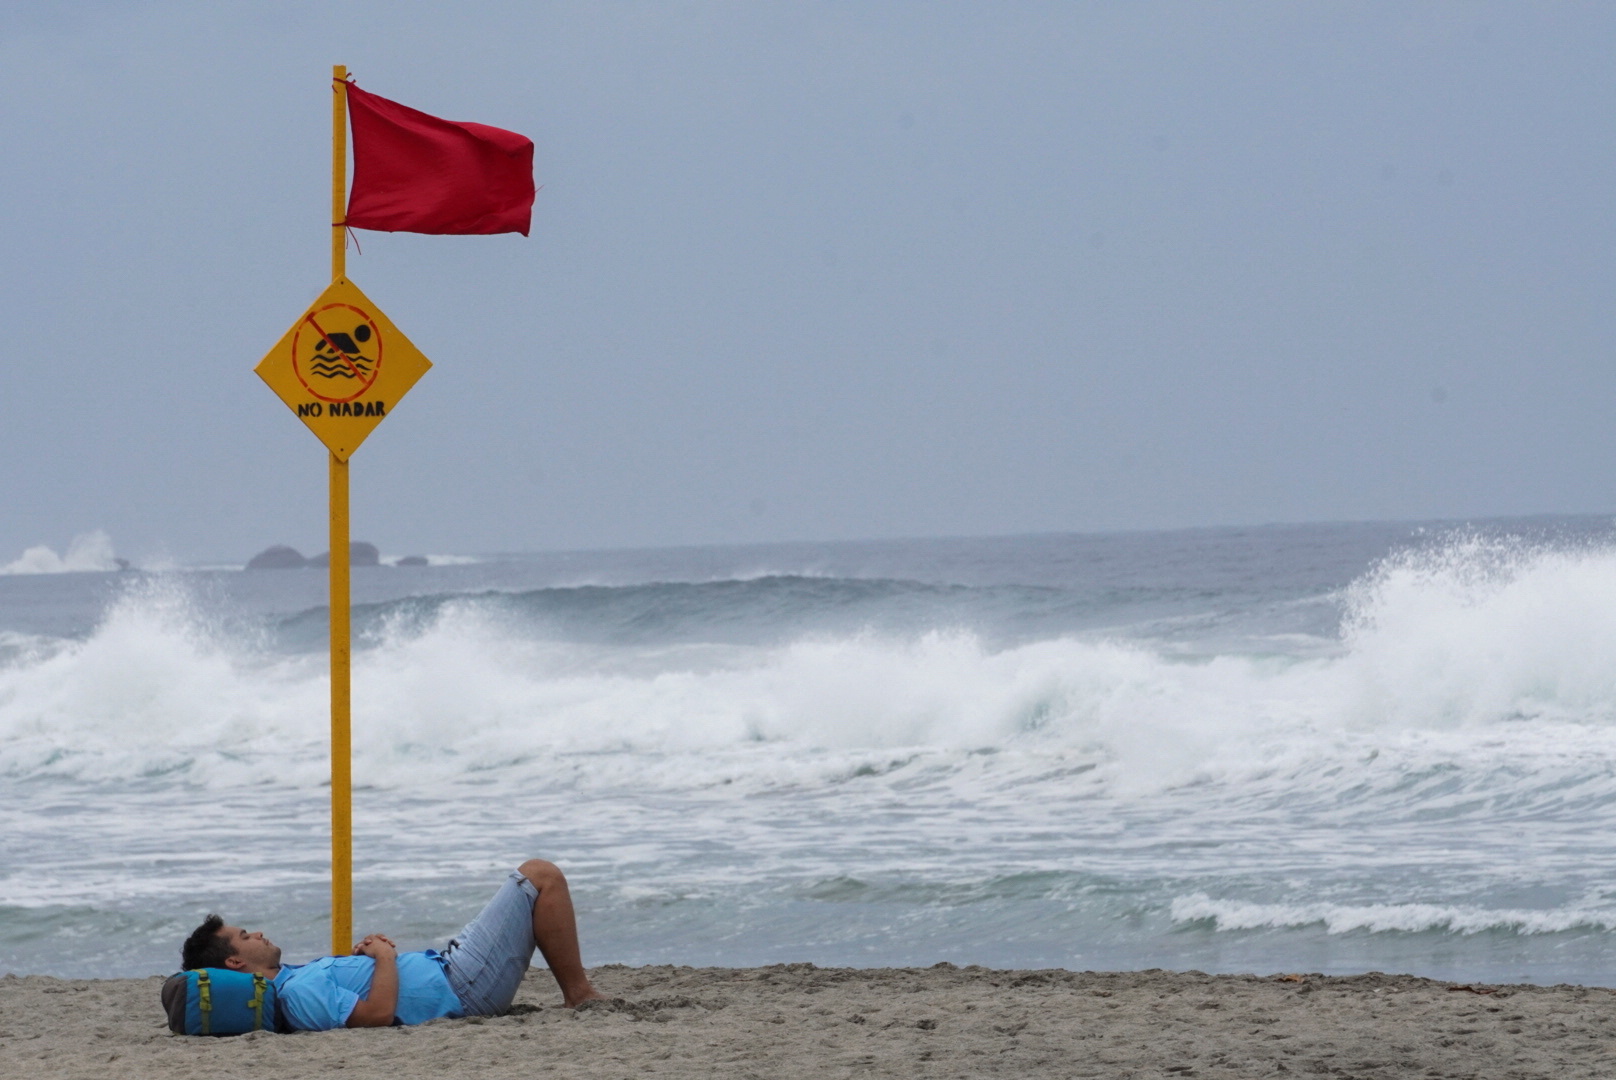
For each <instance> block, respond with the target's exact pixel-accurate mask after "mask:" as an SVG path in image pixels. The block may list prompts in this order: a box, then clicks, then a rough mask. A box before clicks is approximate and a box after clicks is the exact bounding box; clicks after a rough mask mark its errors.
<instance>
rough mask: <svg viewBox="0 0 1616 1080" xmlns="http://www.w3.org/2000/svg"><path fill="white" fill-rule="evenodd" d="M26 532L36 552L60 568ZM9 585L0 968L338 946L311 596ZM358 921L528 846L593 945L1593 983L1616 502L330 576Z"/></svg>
mask: <svg viewBox="0 0 1616 1080" xmlns="http://www.w3.org/2000/svg"><path fill="white" fill-rule="evenodd" d="M47 556H49V557H47ZM113 565H115V564H114V563H113V562H112V561H111V544H110V542H109V541H106V539H105V538H104V537H102V538H99V539H97V538H94V537H92V538H90V540H88V541H86V542H85V543H83V544H80V545H79V546H77V547H76V548H75V550H74V551H73V552H70V553H69V554H68V555H67V556H66V557H60V556H56V555H54V554H53V553H50V552H48V551H42V550H41V549H36V550H34V551H32V552H29V553H28V554H27V555H25V556H24V557H23V558H21V559H18V560H17V561H16V562H14V563H12V564H11V565H10V566H9V567H7V568H6V569H7V570H8V571H9V572H7V573H4V574H0V973H3V972H17V973H43V974H55V975H63V976H72V977H89V976H106V977H112V976H132V975H146V974H153V973H159V972H167V971H171V970H173V969H174V968H175V967H177V964H178V945H179V942H180V940H181V939H182V938H183V937H184V936H185V934H186V933H187V932H188V931H189V930H190V928H191V927H193V926H194V925H195V924H196V923H197V922H199V921H200V919H201V918H202V916H204V915H205V914H207V913H208V912H210V911H218V912H220V913H222V914H224V915H225V916H226V918H227V919H228V920H230V921H232V922H237V923H240V924H242V925H246V926H248V927H249V928H261V929H264V930H265V931H266V932H267V933H268V934H269V935H270V936H271V937H272V938H273V939H274V940H275V941H276V942H277V943H279V944H281V945H282V946H283V948H284V949H285V951H286V956H287V958H288V959H289V960H302V959H306V958H308V957H311V956H314V955H318V954H320V953H321V952H322V951H323V950H324V948H325V947H326V945H327V942H328V936H329V930H328V922H327V911H326V905H327V900H328V872H329V871H328V864H327V860H328V856H329V847H328V844H329V834H328V827H329V826H328V817H327V814H328V803H327V800H328V788H327V786H326V785H327V780H328V766H327V761H326V733H327V723H328V718H327V704H326V703H327V692H328V691H327V672H326V653H325V620H326V610H325V587H326V586H325V577H324V573H323V571H319V570H277V571H244V570H242V569H241V568H239V567H171V568H167V569H163V570H142V569H139V568H132V569H127V570H121V571H119V570H101V569H96V568H97V567H110V566H113ZM353 586H354V628H355V634H356V648H355V661H354V663H355V674H354V747H355V750H354V765H353V769H354V779H355V785H356V790H355V795H354V830H355V929H356V930H357V931H358V932H360V933H364V932H368V931H372V930H380V931H384V932H388V933H390V934H392V935H393V936H394V937H395V938H396V939H398V940H399V941H400V943H401V945H403V946H404V947H407V948H421V947H427V946H430V945H434V944H441V943H442V942H443V941H444V940H445V939H446V938H447V937H448V936H449V935H450V934H452V933H453V932H454V931H455V930H456V929H457V928H458V927H459V926H460V925H461V924H462V923H464V922H465V921H466V920H467V919H469V918H470V917H471V916H472V915H473V914H475V912H476V910H477V908H478V906H479V905H480V904H481V902H482V900H483V899H484V898H485V897H486V896H487V895H488V894H490V893H491V892H492V890H493V888H494V887H495V886H496V884H497V883H498V881H499V880H500V878H501V877H502V875H503V873H504V871H505V870H506V869H508V868H509V867H510V866H512V865H514V864H515V863H516V862H518V861H520V860H521V859H523V858H526V857H534V856H536V857H543V858H548V859H552V860H554V861H555V862H557V863H558V864H560V865H561V866H562V867H563V869H565V870H566V871H567V873H568V876H569V878H570V880H571V882H572V886H573V895H574V899H575V900H576V902H577V905H578V910H579V920H580V929H581V933H582V937H583V944H584V953H585V960H586V962H588V963H590V964H600V963H609V962H621V963H628V964H647V963H675V964H692V965H710V964H717V965H755V964H766V963H776V962H793V961H811V962H814V963H817V964H820V965H855V966H886V965H930V964H934V963H937V962H940V961H950V962H953V963H956V964H960V965H966V964H983V965H989V966H995V967H1064V968H1071V969H1077V970H1086V969H1094V970H1116V969H1139V968H1158V967H1159V968H1169V969H1198V970H1202V971H1208V972H1258V973H1269V972H1278V971H1286V972H1289V971H1319V972H1326V973H1349V972H1360V971H1368V970H1381V971H1390V972H1411V973H1415V974H1421V975H1428V976H1433V977H1439V978H1447V979H1456V980H1466V981H1471V980H1485V981H1505V980H1509V981H1516V980H1519V981H1530V982H1539V983H1558V982H1578V983H1584V984H1592V985H1604V986H1616V935H1613V934H1612V930H1613V928H1616V870H1613V865H1612V863H1613V859H1612V855H1613V852H1616V840H1613V839H1612V837H1613V836H1616V524H1613V523H1612V521H1611V520H1610V519H1608V518H1597V519H1596V518H1574V519H1563V518H1543V519H1528V520H1501V521H1485V522H1476V523H1470V524H1454V523H1428V524H1424V525H1418V524H1406V523H1404V524H1331V525H1304V526H1271V527H1263V528H1247V529H1201V530H1188V531H1175V532H1140V533H1115V534H1104V535H1039V536H1022V537H1005V538H988V539H934V540H903V541H881V542H863V543H823V544H806V543H804V544H776V545H764V546H748V547H707V548H679V549H667V550H645V551H603V552H570V553H539V554H485V555H475V554H466V555H460V556H456V557H436V558H434V559H433V560H432V565H428V566H382V567H377V568H365V569H356V570H355V571H354V575H353Z"/></svg>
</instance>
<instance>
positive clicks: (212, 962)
mask: <svg viewBox="0 0 1616 1080" xmlns="http://www.w3.org/2000/svg"><path fill="white" fill-rule="evenodd" d="M223 928H224V920H223V919H222V918H220V917H219V916H217V915H209V916H208V917H207V918H206V919H204V920H202V925H201V926H199V927H197V928H196V929H195V930H192V931H191V936H190V937H188V938H186V939H185V944H184V946H182V947H181V948H180V967H182V968H184V969H185V970H186V971H195V970H196V969H197V968H205V967H212V968H222V967H224V962H225V961H226V960H228V959H230V958H231V957H232V956H234V955H236V946H235V944H234V943H232V942H229V941H226V940H225V939H224V938H222V937H220V936H219V931H220V930H222V929H223Z"/></svg>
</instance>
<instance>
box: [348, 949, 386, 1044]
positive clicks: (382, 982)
mask: <svg viewBox="0 0 1616 1080" xmlns="http://www.w3.org/2000/svg"><path fill="white" fill-rule="evenodd" d="M353 951H354V955H355V956H368V957H370V958H371V959H372V960H374V961H376V971H375V974H373V975H371V977H370V993H369V994H368V995H367V996H366V997H365V998H364V999H363V1000H362V1001H360V1002H359V1004H357V1005H355V1006H354V1008H353V1012H351V1013H349V1014H348V1026H349V1027H387V1026H388V1025H389V1024H391V1023H392V1022H393V1013H394V1012H396V1011H397V1009H398V950H397V949H396V948H395V947H394V946H393V943H392V942H391V941H389V940H387V938H385V937H383V936H382V935H380V934H371V935H370V936H369V937H367V938H366V939H365V940H364V941H361V942H360V943H359V944H357V945H355V946H354V950H353Z"/></svg>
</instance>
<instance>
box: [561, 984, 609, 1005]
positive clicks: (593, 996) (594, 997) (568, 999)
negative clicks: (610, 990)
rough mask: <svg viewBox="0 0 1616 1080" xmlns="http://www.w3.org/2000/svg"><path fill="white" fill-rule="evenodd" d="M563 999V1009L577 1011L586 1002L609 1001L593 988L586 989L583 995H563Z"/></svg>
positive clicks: (587, 987)
mask: <svg viewBox="0 0 1616 1080" xmlns="http://www.w3.org/2000/svg"><path fill="white" fill-rule="evenodd" d="M562 998H563V1000H562V1002H561V1007H562V1008H563V1009H576V1008H577V1007H578V1006H580V1005H582V1004H583V1003H584V1002H586V1001H605V1000H607V998H606V995H605V994H603V993H601V992H600V991H599V990H596V989H595V988H594V987H593V986H586V987H584V992H583V993H581V994H563V995H562Z"/></svg>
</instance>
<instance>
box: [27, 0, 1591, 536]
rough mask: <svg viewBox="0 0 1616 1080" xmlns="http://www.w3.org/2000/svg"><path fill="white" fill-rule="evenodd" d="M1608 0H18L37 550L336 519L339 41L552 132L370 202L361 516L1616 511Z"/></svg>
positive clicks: (365, 237)
mask: <svg viewBox="0 0 1616 1080" xmlns="http://www.w3.org/2000/svg"><path fill="white" fill-rule="evenodd" d="M1613 55H1616V6H1612V5H1609V4H1574V3H1556V4H1552V5H1544V4H1518V3H1508V4H1490V3H1478V2H1468V3H1407V2H1397V3H1385V4H1373V3H1368V4H1366V3H1362V2H1351V3H1324V2H1314V3H1306V4H1295V3H1291V2H1284V3H1273V4H1264V3H1237V4H1166V3H1134V2H1129V3H1052V4H1034V3H998V2H994V3H987V2H983V3H975V4H950V3H938V2H925V3H836V4H806V3H804V4H756V3H735V4H724V3H691V4H652V3H643V4H629V3H599V2H590V3H567V4H552V3H535V2H532V0H521V2H517V0H511V2H486V3H467V2H461V3H456V4H452V5H450V4H439V3H396V2H385V3H384V2H379V0H378V2H353V3H342V2H333V0H322V2H319V3H312V2H311V3H295V2H279V3H259V4H254V3H232V4H214V3H177V2H168V3H164V2H152V3H141V2H133V0H131V2H127V3H99V4H98V3H77V4H75V3H63V2H61V0H52V2H50V3H33V2H31V0H9V2H8V3H6V4H5V5H4V6H3V7H0V100H3V101H4V103H5V104H4V106H0V146H3V152H0V250H3V252H4V257H3V261H0V275H3V280H0V315H3V325H4V331H3V333H0V350H3V367H0V452H3V453H4V456H5V459H6V460H7V461H8V462H9V463H10V466H9V468H7V469H6V470H5V477H6V479H5V489H4V503H5V507H6V512H5V513H4V515H3V517H0V562H4V561H5V560H7V559H10V558H13V557H15V555H16V554H17V553H19V552H20V551H21V550H22V549H23V548H24V547H26V546H28V545H31V544H38V543H49V544H51V545H53V546H55V547H57V548H58V549H59V548H61V547H62V546H63V545H65V544H66V542H67V540H68V539H69V538H70V537H71V536H72V535H73V534H75V533H78V532H83V531H86V530H89V529H94V528H105V529H106V530H108V531H109V532H110V533H111V534H112V536H113V539H114V540H115V542H116V543H117V545H118V548H119V551H120V553H123V554H126V555H131V556H134V557H135V558H137V559H145V558H151V557H153V556H158V555H167V556H169V557H173V558H177V559H181V560H192V559H211V558H223V559H244V558H245V557H247V556H248V555H250V554H252V553H253V552H254V551H256V550H258V549H260V548H262V547H264V546H266V545H267V544H269V543H272V542H277V541H278V542H288V543H292V544H294V545H296V546H299V547H301V548H303V549H304V550H306V551H314V550H321V549H323V547H324V537H325V532H324V530H325V457H324V453H325V452H324V449H323V448H322V447H321V446H320V444H319V443H318V442H317V441H316V440H315V439H314V437H313V436H312V435H311V434H310V433H309V432H308V431H307V430H306V429H305V428H304V427H303V426H302V425H301V424H300V423H298V421H297V420H296V419H295V418H294V417H293V416H292V414H291V413H290V412H289V411H287V409H286V408H285V407H284V406H283V405H281V403H280V402H279V401H278V400H277V399H276V398H275V397H274V396H273V395H271V394H270V392H269V391H268V390H267V389H266V388H265V387H264V386H263V385H262V384H261V383H260V382H259V381H258V379H257V378H256V377H255V376H254V375H253V374H252V367H253V365H254V364H255V363H257V361H258V360H259V358H260V357H261V356H262V355H263V354H264V353H265V352H266V351H267V350H268V349H269V347H270V346H271V345H272V344H274V342H275V340H276V339H277V338H278V337H279V335H280V334H281V333H282V331H284V330H285V329H286V327H287V326H289V325H290V324H291V322H292V321H293V319H295V318H296V317H297V315H298V314H299V313H300V312H301V311H302V309H303V307H304V306H305V305H306V304H307V303H308V302H309V300H311V299H312V298H313V297H314V295H315V294H316V293H317V292H318V291H319V290H320V288H321V287H323V285H324V284H325V282H326V281H327V278H328V273H329V271H328V263H327V259H328V255H327V251H328V248H327V237H328V232H327V229H326V225H327V221H328V218H327V214H328V200H329V128H330V108H329V90H328V89H327V87H328V78H329V73H330V65H331V64H333V63H346V64H348V65H349V67H350V69H351V70H352V71H353V73H354V75H355V78H356V80H357V81H358V82H359V84H360V85H362V86H364V87H365V88H366V89H368V90H371V91H374V92H376V93H379V94H382V95H384V96H386V97H391V98H394V99H396V100H399V101H402V102H404V103H406V104H409V105H411V106H414V107H416V108H419V109H422V110H424V111H426V112H430V113H434V114H437V115H440V116H444V117H448V118H452V119H462V120H476V121H478V122H481V123H486V124H494V125H497V126H501V127H507V128H511V129H514V130H516V131H520V132H522V133H524V134H526V135H529V136H531V137H532V138H533V139H534V141H535V142H536V144H537V155H536V172H537V179H538V182H539V183H540V184H541V185H542V190H541V191H540V192H539V196H538V201H537V204H536V206H535V211H534V228H533V235H532V237H531V238H529V239H524V238H522V237H519V236H499V237H425V236H410V235H403V234H399V235H389V234H378V233H362V234H360V241H361V243H362V245H363V249H364V251H363V254H362V255H361V254H354V253H353V252H351V251H350V254H349V264H348V265H349V274H350V276H351V277H352V278H353V280H354V281H356V282H357V283H358V284H359V285H360V286H361V287H362V288H364V289H365V290H366V292H368V293H369V294H370V296H371V297H372V299H373V300H375V301H376V302H377V303H378V304H380V305H381V307H382V308H383V309H385V310H386V311H387V313H388V314H389V315H390V316H391V317H392V319H393V320H394V321H395V322H396V323H397V324H398V325H399V326H400V328H401V329H403V330H404V332H405V333H406V334H408V335H409V336H410V337H411V338H412V339H413V340H414V341H415V343H416V344H417V345H418V346H420V348H421V349H422V351H423V352H425V353H426V354H427V355H428V356H429V357H431V358H432V360H433V361H434V362H435V364H436V365H437V366H436V368H435V369H434V370H433V371H432V372H431V373H430V374H429V375H428V376H427V377H426V378H425V379H423V380H422V381H421V383H419V384H418V385H417V386H416V388H415V389H414V391H413V392H412V393H411V395H410V396H409V398H408V399H406V400H405V402H404V403H403V404H402V405H400V406H398V407H397V409H396V412H395V413H394V415H392V416H391V417H390V418H389V419H388V420H387V421H386V422H385V423H384V424H383V425H382V426H381V427H380V428H379V429H378V430H377V431H376V433H375V434H374V435H372V436H371V438H370V440H369V441H368V442H367V443H366V444H365V446H364V447H363V448H361V450H360V451H359V452H358V453H357V454H356V455H355V457H354V461H353V487H354V535H355V536H356V537H359V538H368V539H372V540H374V541H376V542H377V543H378V544H380V545H381V547H382V548H383V549H384V550H385V551H390V552H397V553H402V552H406V551H431V552H486V551H496V550H536V549H544V548H558V547H599V546H620V545H662V544H683V543H704V542H727V541H755V540H774V539H828V538H842V537H848V538H852V537H884V536H913V535H941V534H948V535H958V534H989V533H1015V532H1032V531H1052V530H1098V529H1112V528H1155V527H1172V526H1181V525H1207V524H1226V523H1257V522H1268V521H1302V520H1335V519H1367V518H1432V517H1470V516H1492V515H1501V514H1516V513H1535V512H1581V511H1590V512H1607V511H1611V510H1613V509H1616V468H1613V467H1616V409H1613V405H1616V365H1613V363H1612V358H1613V353H1616V324H1613V316H1612V312H1613V305H1612V302H1611V299H1612V295H1613V289H1616V275H1613V272H1612V270H1613V251H1616V249H1613V241H1616V230H1613V224H1616V214H1613V208H1616V116H1613V104H1616V97H1613V81H1616V65H1612V63H1611V57H1612V56H1613Z"/></svg>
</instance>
